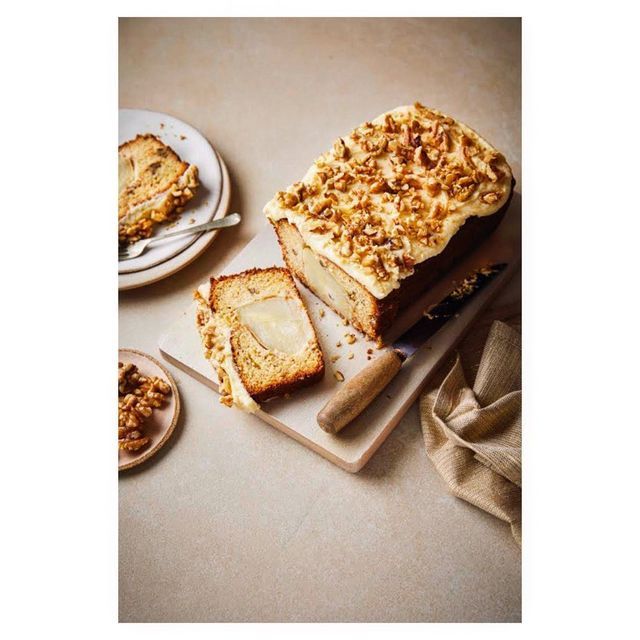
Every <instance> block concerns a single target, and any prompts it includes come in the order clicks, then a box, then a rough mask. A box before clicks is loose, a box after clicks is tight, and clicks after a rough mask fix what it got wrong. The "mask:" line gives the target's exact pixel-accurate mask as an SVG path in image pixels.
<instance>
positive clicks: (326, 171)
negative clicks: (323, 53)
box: [264, 103, 513, 339]
mask: <svg viewBox="0 0 640 640" xmlns="http://www.w3.org/2000/svg"><path fill="white" fill-rule="evenodd" d="M512 189H513V178H512V174H511V169H510V168H509V165H508V164H507V161H506V160H505V158H504V156H503V155H502V154H501V153H499V152H498V151H497V150H496V149H495V148H494V147H492V146H491V145H490V144H489V143H488V142H487V141H486V140H485V139H484V138H482V137H481V136H479V135H478V134H477V133H476V132H475V131H473V130H472V129H470V128H469V127H467V126H466V125H465V124H463V123H462V122H459V121H457V120H454V119H453V118H451V117H449V116H447V115H445V114H443V113H440V112H439V111H436V110H434V109H428V108H427V107H424V106H422V105H421V104H419V103H416V104H414V105H413V106H404V107H398V108H397V109H394V110H392V111H389V112H387V113H384V114H382V115H381V116H379V117H377V118H376V119H375V120H373V121H372V122H365V123H364V124H363V125H361V126H359V127H357V128H356V129H354V130H353V131H352V132H351V133H350V134H349V135H348V136H345V137H344V138H338V140H337V141H336V142H335V144H334V146H333V149H332V150H331V151H329V152H327V153H325V154H323V155H321V156H320V157H319V158H318V159H317V160H316V162H315V163H314V164H313V165H312V166H311V168H310V169H309V170H308V171H307V173H306V174H305V175H304V177H303V178H302V180H301V181H299V182H296V183H295V184H293V185H292V186H290V187H289V188H288V189H286V190H285V191H280V192H278V193H277V194H276V195H275V197H274V198H273V199H272V200H271V201H270V202H268V203H267V205H266V206H265V209H264V211H265V213H266V215H267V217H268V219H269V220H270V221H271V223H272V225H273V227H274V228H275V231H276V233H277V235H278V241H279V243H280V247H281V249H282V255H283V258H284V260H285V262H286V264H287V266H288V267H289V268H290V269H291V271H292V272H293V274H294V275H295V276H296V277H297V278H298V279H299V280H300V281H301V282H302V283H303V284H304V285H306V286H307V287H308V288H309V289H311V291H313V293H315V294H316V295H317V296H318V297H319V298H321V299H322V300H323V301H324V302H325V303H326V304H328V305H329V306H330V307H331V308H332V309H333V310H334V311H336V312H337V313H338V314H339V315H341V316H342V317H343V318H345V319H346V320H348V321H349V322H350V323H351V325H353V326H354V327H355V328H356V329H359V330H360V331H362V332H363V333H365V334H366V335H367V336H369V337H370V338H374V339H380V337H381V335H382V333H383V331H385V330H386V329H388V328H389V326H390V325H391V323H392V322H393V320H394V318H395V317H396V315H397V313H398V310H399V309H401V308H403V307H405V306H407V305H408V304H410V303H411V302H412V301H414V300H415V299H416V298H417V297H418V296H419V295H420V294H421V293H423V292H424V291H426V289H427V288H428V287H429V286H430V285H431V284H433V283H434V282H435V281H436V280H438V279H439V278H440V277H442V276H443V275H444V274H445V272H446V271H448V270H449V268H450V267H451V266H452V264H453V263H454V262H455V261H456V260H458V259H460V258H461V257H462V256H464V255H466V254H467V253H469V252H471V251H472V250H474V249H475V248H476V247H477V246H478V245H479V244H480V242H481V241H482V240H484V239H485V238H486V237H487V236H488V235H489V234H490V233H491V232H492V231H493V230H494V229H495V228H496V226H497V225H498V223H499V222H500V220H501V219H502V217H503V215H504V213H505V211H506V209H507V207H508V203H509V199H510V197H511V193H512Z"/></svg>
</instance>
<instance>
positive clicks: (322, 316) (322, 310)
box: [320, 309, 324, 318]
mask: <svg viewBox="0 0 640 640" xmlns="http://www.w3.org/2000/svg"><path fill="white" fill-rule="evenodd" d="M320 317H321V318H324V309H320Z"/></svg>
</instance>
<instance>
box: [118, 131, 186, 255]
mask: <svg viewBox="0 0 640 640" xmlns="http://www.w3.org/2000/svg"><path fill="white" fill-rule="evenodd" d="M197 188H198V168H197V167H196V166H195V165H192V164H188V163H187V162H183V161H182V160H180V157H179V156H178V154H177V153H176V152H175V151H174V150H173V149H171V147H168V146H167V145H166V144H164V142H162V141H161V140H159V139H158V138H156V137H155V136H154V135H151V134H150V133H148V134H145V135H139V136H137V137H136V138H135V139H133V140H129V142H125V143H124V144H121V145H120V146H119V147H118V239H119V241H120V243H124V244H126V243H130V242H136V241H137V240H140V238H148V237H149V236H150V235H151V233H152V231H153V227H154V226H155V225H156V224H158V223H160V222H165V221H168V220H170V219H172V218H173V217H174V216H175V214H176V213H179V212H180V211H181V209H182V207H183V206H184V205H185V204H186V203H187V202H188V201H189V200H191V198H193V197H194V195H195V193H196V190H197Z"/></svg>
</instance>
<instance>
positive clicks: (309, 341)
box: [195, 267, 324, 412]
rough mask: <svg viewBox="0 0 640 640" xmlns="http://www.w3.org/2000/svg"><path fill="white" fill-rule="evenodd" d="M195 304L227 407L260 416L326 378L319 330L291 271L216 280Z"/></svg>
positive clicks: (254, 271) (253, 271) (255, 272)
mask: <svg viewBox="0 0 640 640" xmlns="http://www.w3.org/2000/svg"><path fill="white" fill-rule="evenodd" d="M195 298H196V301H197V303H198V305H197V306H198V310H197V314H196V324H197V326H198V330H199V331H200V336H201V338H202V343H203V346H204V349H205V357H206V358H207V359H208V360H209V361H210V362H211V364H212V365H213V367H214V369H215V370H216V372H217V375H218V379H219V389H220V393H221V398H220V402H222V403H223V404H225V405H227V406H231V405H236V406H238V407H240V408H242V409H244V410H246V411H249V412H255V411H256V410H257V409H258V408H259V403H260V402H262V401H264V400H268V399H270V398H274V397H276V396H282V395H284V394H287V393H290V392H292V391H294V390H296V389H298V388H300V387H304V386H306V385H309V384H312V383H313V382H316V381H318V380H320V379H321V378H322V376H323V375H324V361H323V358H322V351H321V349H320V345H319V344H318V339H317V336H316V333H315V330H314V328H313V325H312V324H311V320H310V319H309V315H308V313H307V310H306V308H305V306H304V304H303V303H302V300H301V298H300V294H299V293H298V290H297V288H296V285H295V282H294V280H293V278H292V276H291V274H290V273H289V271H288V270H287V269H284V268H282V267H271V268H269V269H250V270H248V271H244V272H242V273H238V274H236V275H230V276H220V277H218V278H211V280H210V283H209V285H204V286H203V287H200V289H198V291H196V293H195Z"/></svg>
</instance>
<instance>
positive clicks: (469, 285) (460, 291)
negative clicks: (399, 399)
mask: <svg viewBox="0 0 640 640" xmlns="http://www.w3.org/2000/svg"><path fill="white" fill-rule="evenodd" d="M506 266H507V264H506V263H499V264H492V265H489V266H488V267H482V268H480V269H476V270H475V271H472V272H471V273H470V274H469V275H468V276H466V277H465V278H464V280H462V281H461V282H459V283H458V284H457V285H456V286H455V288H454V289H453V290H452V291H451V293H449V295H448V296H447V297H446V298H443V299H442V300H441V301H440V302H439V303H438V304H436V305H434V306H433V307H430V308H429V309H428V310H427V311H425V313H424V315H423V316H422V318H420V320H418V321H417V322H416V323H415V324H414V325H413V326H412V327H410V328H409V329H408V330H407V331H405V332H404V333H403V334H402V335H401V336H400V337H399V338H398V339H397V340H396V341H395V342H394V343H393V344H392V345H391V346H392V348H393V349H394V350H395V351H397V352H398V353H399V355H400V356H401V357H402V358H403V359H407V358H410V357H411V356H412V355H413V354H414V353H415V352H416V351H417V350H418V349H419V348H420V347H421V346H422V345H423V344H424V343H425V342H426V341H427V340H428V339H429V338H431V336H433V335H434V334H435V333H437V332H438V331H439V330H440V329H441V328H442V327H443V326H444V325H445V324H446V323H447V321H448V320H450V319H451V318H452V317H453V316H455V315H456V314H458V313H459V312H460V310H461V309H462V308H463V307H464V306H465V304H466V303H467V302H468V301H469V300H471V298H473V296H474V295H475V294H476V293H478V291H480V290H481V289H483V288H484V287H485V286H486V285H487V284H489V282H491V281H492V280H493V279H494V278H495V277H496V276H497V275H498V274H499V273H501V272H502V271H503V270H504V269H505V267H506Z"/></svg>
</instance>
